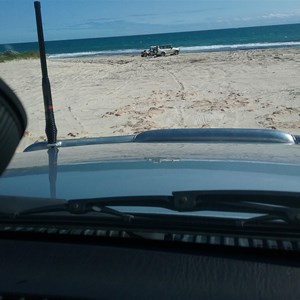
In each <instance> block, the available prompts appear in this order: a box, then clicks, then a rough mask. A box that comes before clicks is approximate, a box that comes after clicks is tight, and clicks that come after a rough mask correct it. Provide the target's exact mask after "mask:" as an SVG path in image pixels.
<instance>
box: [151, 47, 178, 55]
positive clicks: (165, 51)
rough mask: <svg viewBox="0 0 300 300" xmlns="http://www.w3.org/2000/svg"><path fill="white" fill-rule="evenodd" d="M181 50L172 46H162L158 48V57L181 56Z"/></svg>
mask: <svg viewBox="0 0 300 300" xmlns="http://www.w3.org/2000/svg"><path fill="white" fill-rule="evenodd" d="M179 51H180V49H179V48H175V47H172V46H171V45H161V46H157V52H156V55H158V56H165V55H177V54H179Z"/></svg>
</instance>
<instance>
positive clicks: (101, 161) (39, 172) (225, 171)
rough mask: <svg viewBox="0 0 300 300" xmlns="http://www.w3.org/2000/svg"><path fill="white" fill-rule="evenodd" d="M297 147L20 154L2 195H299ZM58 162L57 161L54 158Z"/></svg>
mask: <svg viewBox="0 0 300 300" xmlns="http://www.w3.org/2000/svg"><path fill="white" fill-rule="evenodd" d="M299 150H300V148H299V146H297V145H296V144H294V145H287V144H245V143H242V144H238V143H232V144H230V143H211V144H209V143H122V144H118V143H115V144H102V145H90V146H78V147H68V148H60V149H59V151H58V154H57V168H56V167H55V163H54V164H53V162H52V163H51V162H50V165H49V157H48V152H47V150H39V151H34V152H24V153H18V154H15V156H14V158H13V160H12V161H11V163H10V165H9V167H8V169H7V170H6V171H5V173H4V174H3V176H2V177H1V178H0V193H1V195H17V196H33V197H49V196H50V195H51V189H52V196H53V189H55V194H56V197H57V198H64V199H79V198H96V197H110V196H131V195H170V194H171V193H172V192H173V191H184V190H268V191H270V190H271V191H295V192H300V184H299V182H300V151H299ZM50 160H51V159H50Z"/></svg>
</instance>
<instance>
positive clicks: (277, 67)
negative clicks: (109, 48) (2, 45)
mask: <svg viewBox="0 0 300 300" xmlns="http://www.w3.org/2000/svg"><path fill="white" fill-rule="evenodd" d="M48 73H49V78H50V82H51V87H52V98H53V104H54V109H55V118H56V123H57V128H58V139H64V138H75V137H76V138H78V137H95V136H109V135H124V134H133V133H137V132H141V131H144V130H149V129H157V128H183V127H193V128H195V127H197V128H209V127H238V128H273V129H280V130H284V131H287V132H289V133H293V134H300V49H299V48H298V49H292V48H289V49H268V50H251V51H249V50H247V51H231V52H214V53H213V52H211V53H181V54H179V55H178V56H168V57H157V58H142V57H140V56H139V55H138V54H137V55H134V56H130V55H128V56H127V55H124V56H101V57H94V58H73V59H48ZM0 76H1V78H2V79H4V80H5V81H6V82H7V83H8V84H9V85H10V86H11V88H12V89H13V90H14V91H15V92H16V94H17V95H18V96H19V98H20V99H21V101H22V103H23V105H24V107H25V109H26V112H27V115H28V127H27V130H26V132H25V136H24V138H23V139H22V141H21V143H20V145H19V147H18V151H19V152H20V151H22V150H23V149H24V148H25V147H26V146H28V145H29V144H31V143H33V142H35V141H37V140H38V141H42V140H44V139H45V133H44V131H45V129H44V128H45V123H44V104H43V97H42V88H41V71H40V65H39V60H21V61H11V62H5V63H0Z"/></svg>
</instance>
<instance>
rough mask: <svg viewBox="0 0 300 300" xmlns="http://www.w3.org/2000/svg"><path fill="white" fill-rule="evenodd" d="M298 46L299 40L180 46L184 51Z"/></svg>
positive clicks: (299, 44)
mask: <svg viewBox="0 0 300 300" xmlns="http://www.w3.org/2000/svg"><path fill="white" fill-rule="evenodd" d="M295 46H297V47H298V46H300V42H278V43H249V44H234V45H211V46H192V47H181V48H180V49H181V51H184V52H197V51H222V50H223V51H224V50H237V49H258V48H273V47H295Z"/></svg>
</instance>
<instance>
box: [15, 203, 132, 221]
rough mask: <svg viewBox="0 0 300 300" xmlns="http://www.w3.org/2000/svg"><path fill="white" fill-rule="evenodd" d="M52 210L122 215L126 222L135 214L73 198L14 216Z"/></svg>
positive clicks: (78, 213)
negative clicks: (87, 203)
mask: <svg viewBox="0 0 300 300" xmlns="http://www.w3.org/2000/svg"><path fill="white" fill-rule="evenodd" d="M51 212H68V213H70V214H76V215H83V214H87V213H90V212H96V213H104V214H108V215H112V216H117V217H120V218H121V219H123V220H124V221H125V222H130V221H131V220H132V219H133V218H134V216H133V215H130V214H126V213H123V212H120V211H118V210H115V209H113V208H110V207H107V206H105V205H100V202H99V203H98V205H97V204H94V205H86V203H84V202H81V201H73V200H70V201H68V202H67V203H64V204H57V205H49V206H42V207H37V208H33V209H27V210H23V211H20V212H18V213H15V214H14V217H18V216H25V215H33V214H40V213H51Z"/></svg>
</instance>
